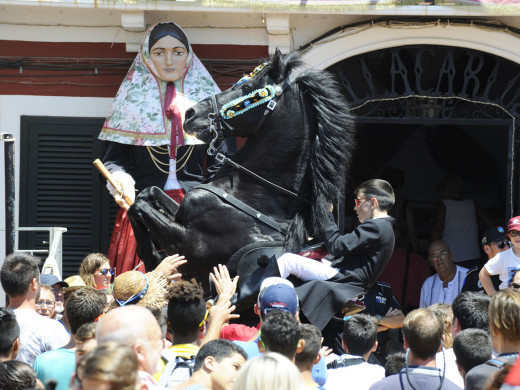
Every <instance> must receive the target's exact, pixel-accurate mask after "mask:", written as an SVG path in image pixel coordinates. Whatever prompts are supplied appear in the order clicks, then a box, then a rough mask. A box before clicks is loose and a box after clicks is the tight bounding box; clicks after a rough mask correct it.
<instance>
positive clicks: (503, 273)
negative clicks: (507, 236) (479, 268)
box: [484, 248, 520, 290]
mask: <svg viewBox="0 0 520 390" xmlns="http://www.w3.org/2000/svg"><path fill="white" fill-rule="evenodd" d="M484 267H485V268H486V271H487V272H489V273H490V274H491V275H498V277H499V279H500V281H501V282H502V283H500V287H499V288H500V289H501V290H502V289H504V288H507V287H509V283H510V281H511V276H512V273H513V271H514V270H515V269H517V268H520V257H518V256H516V255H515V254H514V252H513V248H511V249H508V250H507V251H504V252H500V253H497V254H496V256H495V257H493V258H492V259H489V260H488V262H487V263H486V265H484Z"/></svg>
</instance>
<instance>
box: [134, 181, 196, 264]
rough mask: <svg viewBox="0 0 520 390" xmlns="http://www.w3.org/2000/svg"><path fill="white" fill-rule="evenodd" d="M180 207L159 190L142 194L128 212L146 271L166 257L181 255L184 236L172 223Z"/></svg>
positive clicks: (180, 229) (184, 233)
mask: <svg viewBox="0 0 520 390" xmlns="http://www.w3.org/2000/svg"><path fill="white" fill-rule="evenodd" d="M178 209H179V204H178V203H177V202H175V201H174V200H172V199H171V198H170V197H168V196H167V195H166V194H164V192H162V191H161V190H160V189H158V188H156V187H155V188H151V189H147V190H144V191H143V192H142V193H141V194H139V195H138V196H137V198H136V200H135V203H134V204H133V205H132V206H131V207H130V209H129V210H128V218H129V220H130V223H131V224H132V229H133V231H134V235H135V239H136V242H137V253H138V255H139V257H140V258H141V260H142V261H143V263H144V265H145V268H146V270H147V271H151V270H153V269H155V267H156V266H157V265H158V264H159V263H160V262H161V261H162V259H163V258H164V257H165V255H172V254H176V253H181V250H182V244H183V242H184V238H185V235H186V229H185V228H184V226H182V225H180V224H178V223H177V222H175V215H176V213H177V210H178Z"/></svg>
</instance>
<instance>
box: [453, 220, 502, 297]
mask: <svg viewBox="0 0 520 390" xmlns="http://www.w3.org/2000/svg"><path fill="white" fill-rule="evenodd" d="M481 244H482V250H483V251H484V253H485V254H486V259H485V260H482V261H481V263H480V264H479V265H478V266H475V267H473V268H471V269H470V270H469V271H468V274H467V275H466V281H465V282H464V286H463V287H462V292H464V291H477V292H485V291H484V287H483V286H482V283H481V282H480V279H479V272H480V270H481V269H482V267H483V266H484V264H485V263H486V262H487V261H488V260H491V259H492V258H493V257H495V256H496V255H497V254H498V253H500V252H503V251H505V250H508V249H509V248H511V243H510V242H509V238H507V234H506V231H505V230H504V228H503V227H502V226H493V227H492V228H489V229H487V230H486V231H485V232H484V233H483V234H482V240H481ZM491 281H492V282H493V286H494V287H495V289H498V286H499V285H500V279H499V278H498V275H493V276H491Z"/></svg>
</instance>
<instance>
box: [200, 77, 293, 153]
mask: <svg viewBox="0 0 520 390" xmlns="http://www.w3.org/2000/svg"><path fill="white" fill-rule="evenodd" d="M269 81H271V83H270V84H267V85H266V86H265V87H264V88H260V89H257V90H255V91H253V92H251V93H249V94H247V95H246V96H242V97H241V98H239V99H235V100H233V101H232V102H230V103H233V104H240V103H242V102H244V101H247V100H248V99H250V98H251V97H252V96H253V95H254V94H255V93H261V92H263V91H264V90H265V91H268V92H272V93H271V95H267V97H265V98H264V99H261V102H260V104H258V105H262V104H265V103H267V106H266V108H265V110H264V113H263V115H262V117H261V118H260V120H259V121H258V123H257V125H256V127H255V128H254V130H253V133H254V132H256V131H257V130H258V129H259V128H260V127H262V125H263V124H264V122H265V120H266V118H267V116H268V115H269V114H270V113H271V112H272V111H274V109H275V107H276V105H277V103H278V100H279V99H280V97H281V96H282V94H283V92H284V91H285V89H286V88H287V87H288V86H289V85H290V84H291V83H290V81H289V78H287V79H286V80H284V82H283V83H282V85H280V84H276V83H275V82H274V81H273V80H272V79H271V78H270V77H269ZM215 96H216V95H211V112H210V113H209V114H208V119H209V131H210V133H212V135H213V137H212V139H211V142H210V144H209V147H208V154H209V155H210V156H214V155H215V153H217V148H216V147H215V143H216V142H217V140H222V139H223V138H224V131H223V130H222V125H224V126H225V127H226V128H227V129H228V130H231V131H232V130H233V127H232V126H231V125H230V124H229V123H227V122H226V119H225V118H224V112H223V111H224V108H225V107H226V106H227V105H228V104H230V103H226V104H224V105H222V108H221V109H219V107H218V103H217V98H216V97H215ZM255 104H256V103H255ZM255 104H253V105H251V106H249V105H247V106H246V107H247V108H246V109H244V110H243V112H245V111H247V110H249V109H250V108H252V107H256V105H255ZM240 114H241V113H237V115H240Z"/></svg>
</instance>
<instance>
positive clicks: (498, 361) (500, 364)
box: [486, 358, 506, 368]
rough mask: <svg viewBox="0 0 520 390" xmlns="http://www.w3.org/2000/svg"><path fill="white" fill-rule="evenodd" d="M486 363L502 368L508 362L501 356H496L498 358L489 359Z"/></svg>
mask: <svg viewBox="0 0 520 390" xmlns="http://www.w3.org/2000/svg"><path fill="white" fill-rule="evenodd" d="M486 364H488V365H490V366H493V367H497V368H502V367H503V366H504V364H506V362H505V361H504V360H502V359H500V358H496V359H489V360H488V361H487V362H486Z"/></svg>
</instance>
